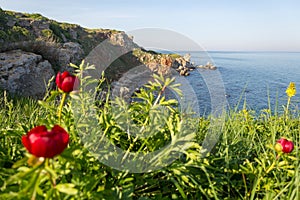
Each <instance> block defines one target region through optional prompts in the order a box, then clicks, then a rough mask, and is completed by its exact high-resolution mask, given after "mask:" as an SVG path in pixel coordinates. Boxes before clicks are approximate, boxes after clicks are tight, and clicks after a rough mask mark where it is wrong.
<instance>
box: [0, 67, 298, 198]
mask: <svg viewBox="0 0 300 200" xmlns="http://www.w3.org/2000/svg"><path fill="white" fill-rule="evenodd" d="M83 70H84V69H83V66H81V68H79V69H77V72H78V76H79V77H80V79H81V80H82V82H83V83H87V84H88V83H89V81H88V78H84V77H83V76H82V71H83ZM156 80H157V81H156V82H153V83H150V84H149V85H148V87H146V88H145V89H142V90H141V91H140V92H139V93H138V94H136V97H135V98H137V99H139V101H133V102H132V103H131V104H126V103H125V102H124V101H122V100H118V99H116V100H110V99H109V98H106V99H103V98H102V100H99V101H98V102H95V103H94V105H93V106H94V107H93V108H94V109H92V110H91V109H90V108H89V104H88V102H90V101H89V100H90V99H89V97H88V96H85V95H84V94H83V93H81V92H80V91H82V90H79V92H77V93H76V94H72V95H68V97H67V99H66V100H65V101H64V102H61V101H62V98H61V96H62V94H63V93H62V92H59V91H56V92H52V93H51V94H49V96H48V97H47V99H45V100H44V101H35V100H30V99H24V98H10V97H9V96H8V95H7V94H6V93H5V92H2V93H1V98H0V101H1V103H0V154H1V156H0V199H222V200H223V199H300V194H299V192H300V190H299V189H300V188H299V187H300V176H299V169H300V163H299V159H298V156H297V155H298V146H299V142H300V137H299V135H300V134H299V132H300V122H299V115H298V110H295V109H294V108H295V107H294V106H293V99H292V95H291V96H290V97H289V96H287V105H284V109H285V112H284V113H281V114H278V113H276V112H274V111H273V110H270V109H266V110H262V111H261V112H260V113H255V112H254V111H251V110H247V109H243V110H234V111H228V112H227V114H226V117H225V121H224V122H222V126H221V128H222V129H221V134H220V137H219V138H218V142H217V143H216V145H215V146H214V148H213V149H212V151H211V152H210V153H208V154H205V156H203V155H204V154H203V150H204V149H203V148H202V142H203V140H204V138H205V137H206V134H207V133H208V132H209V127H210V124H211V122H212V120H215V119H212V118H211V117H205V118H199V119H194V118H192V117H189V115H188V114H189V113H188V114H187V113H181V112H179V109H178V105H177V101H175V100H167V99H165V98H164V96H163V95H164V90H165V88H166V87H172V88H173V89H175V90H176V85H173V82H172V80H171V79H163V78H162V77H156ZM178 92H179V91H178ZM291 99H292V101H290V100H291ZM76 101H77V102H78V103H77V104H76ZM74 102H75V103H74ZM59 105H62V109H61V110H60V109H59V108H60V106H59ZM162 107H163V108H164V109H162ZM245 108H246V107H245ZM93 110H95V112H92V111H93ZM162 110H163V111H162ZM162 112H163V113H162ZM58 113H60V115H61V119H59V118H60V117H58ZM74 113H81V114H80V116H78V115H77V116H75V114H74ZM92 114H95V115H97V117H96V119H97V120H96V123H97V124H96V125H95V124H94V126H92V125H93V124H89V123H85V122H84V121H83V119H84V118H82V117H87V116H89V115H92ZM191 116H192V115H191ZM128 120H129V121H131V122H133V123H134V125H132V126H131V127H129V128H131V129H134V130H139V133H147V134H149V133H151V134H152V135H151V136H150V137H141V136H139V135H132V134H129V132H128V130H126V129H125V128H124V126H125V125H126V124H128V123H127V122H128ZM162 122H164V123H162ZM54 124H59V125H60V126H62V127H63V128H64V129H65V130H66V131H67V132H68V133H69V135H70V141H69V146H68V147H67V148H66V149H65V150H64V152H63V153H62V154H61V155H59V156H57V157H54V159H35V158H33V157H32V156H31V155H30V154H29V153H28V152H27V151H26V149H25V148H24V146H23V145H22V142H21V137H22V136H23V135H25V134H26V133H27V132H28V131H29V130H30V129H32V128H33V127H35V126H38V125H46V126H47V127H52V126H53V125H54ZM124 124H125V125H124ZM190 126H193V127H196V128H194V129H187V128H186V127H190ZM147 127H148V128H147ZM149 127H150V129H151V130H150V129H149ZM127 128H128V127H127ZM191 130H193V131H191ZM87 131H88V132H87ZM99 131H100V132H99ZM149 131H150V132H149ZM98 134H99V135H98ZM101 135H102V136H105V138H107V139H108V140H109V141H110V143H111V144H113V145H114V146H116V147H118V148H119V149H122V150H123V151H124V152H126V153H125V154H124V155H123V156H122V158H121V159H119V155H117V154H116V152H112V151H108V149H107V147H106V146H105V145H103V146H101V144H104V143H102V142H101V141H102V140H103V138H102V137H100V136H101ZM181 137H183V138H184V139H182V138H181ZM282 137H285V138H287V139H289V140H291V141H292V142H293V143H294V145H295V148H294V150H293V151H292V152H291V153H281V152H276V151H275V149H274V145H275V144H276V141H277V140H278V139H280V138H282ZM170 144H178V145H177V146H176V145H170ZM166 145H167V146H168V148H167V149H164V148H163V147H164V146H166ZM178 147H179V148H178ZM156 151H159V152H160V154H159V155H160V156H159V157H160V158H158V159H154V162H151V163H147V167H148V168H147V169H148V171H143V169H144V168H143V167H145V166H144V165H141V166H138V165H137V166H133V165H130V163H129V164H128V163H126V160H127V161H128V160H129V159H132V160H129V161H130V162H133V163H140V162H138V161H139V160H138V159H139V158H136V157H130V156H128V155H131V154H130V153H133V154H134V155H146V154H149V153H151V152H156ZM178 152H179V153H178ZM99 155H101V157H99ZM126 156H128V157H126ZM175 156H177V157H176V159H175ZM97 158H98V159H97ZM111 158H115V160H113V161H114V162H115V163H112V164H109V162H108V161H109V160H110V161H112V160H111ZM168 158H174V159H173V160H172V161H171V162H169V161H166V160H168ZM124 160H125V161H124ZM118 162H119V163H118ZM123 162H124V169H122V167H123V165H122V164H121V163H123ZM126 166H127V168H126ZM128 166H129V167H128ZM130 167H132V168H130ZM120 168H121V169H120ZM151 169H152V170H151ZM135 172H137V173H135Z"/></svg>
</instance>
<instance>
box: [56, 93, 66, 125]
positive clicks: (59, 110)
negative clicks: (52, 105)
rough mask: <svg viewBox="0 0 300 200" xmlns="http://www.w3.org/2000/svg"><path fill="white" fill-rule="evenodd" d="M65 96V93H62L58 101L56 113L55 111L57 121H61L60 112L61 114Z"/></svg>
mask: <svg viewBox="0 0 300 200" xmlns="http://www.w3.org/2000/svg"><path fill="white" fill-rule="evenodd" d="M66 97H67V93H63V95H62V99H61V102H60V105H59V108H58V113H57V116H58V121H59V123H61V114H62V109H63V106H64V103H65V100H66Z"/></svg>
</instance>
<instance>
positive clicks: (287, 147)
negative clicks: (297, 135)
mask: <svg viewBox="0 0 300 200" xmlns="http://www.w3.org/2000/svg"><path fill="white" fill-rule="evenodd" d="M275 150H276V151H277V152H283V153H291V152H292V151H293V150H294V143H293V142H292V141H290V140H287V139H285V138H280V139H279V140H277V143H276V145H275Z"/></svg>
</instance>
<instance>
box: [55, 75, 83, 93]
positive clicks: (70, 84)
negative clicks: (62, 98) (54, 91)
mask: <svg viewBox="0 0 300 200" xmlns="http://www.w3.org/2000/svg"><path fill="white" fill-rule="evenodd" d="M55 82H56V85H57V87H58V88H59V89H61V90H62V91H64V92H72V91H73V90H76V89H77V88H78V85H79V80H78V78H77V77H76V76H74V75H71V74H70V73H69V72H67V71H65V72H63V73H60V72H58V73H57V76H56V80H55Z"/></svg>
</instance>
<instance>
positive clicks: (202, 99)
mask: <svg viewBox="0 0 300 200" xmlns="http://www.w3.org/2000/svg"><path fill="white" fill-rule="evenodd" d="M184 53H187V52H180V54H182V55H183V54H184ZM188 53H190V54H191V56H192V61H194V62H195V64H205V63H206V62H207V61H210V62H213V63H214V64H215V65H216V66H217V67H218V70H219V72H220V74H221V77H222V81H223V83H224V88H225V93H226V99H227V101H228V105H229V107H230V108H234V107H236V106H237V105H238V103H239V101H240V100H241V102H240V106H239V107H238V108H239V109H240V108H242V107H243V104H244V102H245V101H246V103H247V107H248V109H253V110H256V111H260V110H262V109H266V108H268V107H269V106H268V98H269V99H270V103H271V107H272V110H274V109H275V106H276V104H278V108H279V110H280V109H281V108H282V106H281V105H285V104H286V100H287V97H286V93H285V90H286V88H287V86H288V84H289V82H291V81H293V82H295V83H296V88H297V89H298V94H297V95H296V96H295V97H293V98H292V100H293V106H298V103H299V100H300V94H299V93H300V52H299V53H294V52H293V53H290V52H208V55H205V54H204V53H201V52H188ZM202 73H215V72H214V71H210V70H199V71H194V72H191V75H190V76H189V77H187V79H188V80H189V82H190V84H191V85H192V87H193V89H194V91H195V93H196V95H197V98H198V102H199V105H200V107H201V110H202V112H206V113H209V112H210V104H211V103H210V102H211V98H210V96H209V93H208V89H207V84H206V82H205V81H203V78H202V75H201V74H202Z"/></svg>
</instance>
